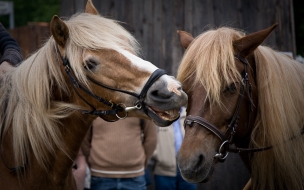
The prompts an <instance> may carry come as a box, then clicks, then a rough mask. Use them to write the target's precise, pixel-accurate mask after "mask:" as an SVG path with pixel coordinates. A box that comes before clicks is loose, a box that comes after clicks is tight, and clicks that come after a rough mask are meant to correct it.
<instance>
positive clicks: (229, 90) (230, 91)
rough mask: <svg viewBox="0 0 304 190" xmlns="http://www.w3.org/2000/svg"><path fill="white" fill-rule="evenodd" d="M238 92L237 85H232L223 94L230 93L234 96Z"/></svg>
mask: <svg viewBox="0 0 304 190" xmlns="http://www.w3.org/2000/svg"><path fill="white" fill-rule="evenodd" d="M236 90H237V88H236V83H231V84H230V85H229V86H227V87H226V88H225V90H224V91H223V93H227V92H229V93H231V94H233V93H234V92H235V91H236Z"/></svg>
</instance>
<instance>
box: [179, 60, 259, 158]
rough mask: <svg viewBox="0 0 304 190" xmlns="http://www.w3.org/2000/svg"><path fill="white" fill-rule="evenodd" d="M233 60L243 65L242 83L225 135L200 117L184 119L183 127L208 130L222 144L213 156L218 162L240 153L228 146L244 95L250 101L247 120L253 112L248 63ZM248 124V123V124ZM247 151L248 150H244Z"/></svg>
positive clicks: (237, 149)
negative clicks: (194, 125) (246, 95)
mask: <svg viewBox="0 0 304 190" xmlns="http://www.w3.org/2000/svg"><path fill="white" fill-rule="evenodd" d="M235 58H236V59H238V60H239V61H241V62H242V63H243V64H244V71H243V72H242V82H241V89H240V94H239V97H238V102H237V106H236V108H235V111H234V114H233V116H232V118H231V120H230V123H229V125H228V127H227V130H226V132H225V133H223V132H222V131H220V130H219V129H218V128H217V127H215V126H214V125H213V124H211V123H209V122H208V121H207V120H205V119H204V118H202V117H200V116H192V115H189V116H187V117H186V119H185V123H184V125H185V126H187V125H190V126H192V125H193V123H197V124H199V125H200V126H202V127H204V128H206V129H208V130H209V131H211V132H212V133H213V134H214V135H215V136H217V137H218V138H219V139H220V140H221V142H222V144H221V146H220V148H219V150H218V153H217V154H215V156H214V157H215V158H218V159H219V161H221V162H223V161H224V160H225V159H226V157H227V156H228V152H241V151H242V150H241V149H240V148H232V147H231V146H230V145H232V144H233V138H234V135H235V134H236V129H237V126H238V121H239V112H240V107H241V105H242V102H243V99H244V97H245V93H247V94H248V96H249V99H250V102H251V104H250V106H251V111H250V112H249V116H248V118H249V120H250V113H251V112H252V111H253V109H252V105H253V102H252V98H251V92H252V89H251V84H250V82H249V77H248V72H247V66H249V63H248V61H247V60H246V59H245V58H243V57H241V56H239V55H235ZM248 124H249V122H248ZM246 150H248V149H246Z"/></svg>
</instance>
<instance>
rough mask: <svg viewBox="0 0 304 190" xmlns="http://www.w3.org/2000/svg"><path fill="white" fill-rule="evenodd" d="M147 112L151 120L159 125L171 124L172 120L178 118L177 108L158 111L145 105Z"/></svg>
mask: <svg viewBox="0 0 304 190" xmlns="http://www.w3.org/2000/svg"><path fill="white" fill-rule="evenodd" d="M147 108H148V109H147V114H148V116H149V117H150V118H151V119H152V121H153V122H154V123H155V124H156V125H158V126H160V127H166V126H169V125H171V124H172V123H173V122H174V121H176V120H177V119H178V118H179V115H180V113H179V109H175V110H168V111H164V112H162V111H158V110H157V109H155V108H152V107H149V106H147Z"/></svg>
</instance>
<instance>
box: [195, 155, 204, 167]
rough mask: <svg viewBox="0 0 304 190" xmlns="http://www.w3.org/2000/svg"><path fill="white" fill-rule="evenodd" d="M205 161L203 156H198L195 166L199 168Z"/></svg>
mask: <svg viewBox="0 0 304 190" xmlns="http://www.w3.org/2000/svg"><path fill="white" fill-rule="evenodd" d="M204 161H205V157H204V155H202V154H200V155H199V156H198V161H197V166H200V165H201V164H202V163H203V162H204Z"/></svg>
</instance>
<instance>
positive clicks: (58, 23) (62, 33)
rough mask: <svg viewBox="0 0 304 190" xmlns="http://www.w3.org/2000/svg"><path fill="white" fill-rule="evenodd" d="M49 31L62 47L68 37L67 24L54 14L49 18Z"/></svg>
mask: <svg viewBox="0 0 304 190" xmlns="http://www.w3.org/2000/svg"><path fill="white" fill-rule="evenodd" d="M50 28H51V33H52V35H53V37H54V39H55V41H56V42H57V44H58V45H59V46H61V47H62V48H64V46H65V44H66V42H67V40H68V38H69V28H68V26H67V25H66V24H65V23H64V22H63V21H62V20H61V19H60V18H59V17H58V16H57V15H54V16H53V18H52V20H51V26H50Z"/></svg>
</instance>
